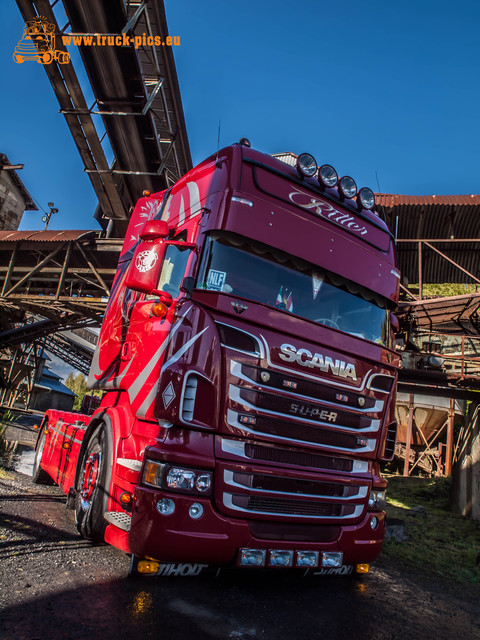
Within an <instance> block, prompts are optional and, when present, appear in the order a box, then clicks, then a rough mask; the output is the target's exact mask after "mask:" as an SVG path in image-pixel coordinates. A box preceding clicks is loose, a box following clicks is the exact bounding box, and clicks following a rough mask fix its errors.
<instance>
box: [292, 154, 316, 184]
mask: <svg viewBox="0 0 480 640" xmlns="http://www.w3.org/2000/svg"><path fill="white" fill-rule="evenodd" d="M317 169H318V166H317V161H316V160H315V158H314V157H313V156H312V155H310V154H309V153H301V154H300V155H299V156H298V158H297V171H298V173H299V174H300V175H301V176H305V177H307V178H311V177H312V176H314V175H315V174H316V173H317Z"/></svg>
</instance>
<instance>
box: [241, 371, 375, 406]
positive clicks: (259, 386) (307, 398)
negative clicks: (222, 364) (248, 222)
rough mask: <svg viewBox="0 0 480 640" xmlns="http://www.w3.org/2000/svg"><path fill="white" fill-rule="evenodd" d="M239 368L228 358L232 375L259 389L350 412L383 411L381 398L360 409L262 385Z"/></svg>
mask: <svg viewBox="0 0 480 640" xmlns="http://www.w3.org/2000/svg"><path fill="white" fill-rule="evenodd" d="M252 366H253V365H252ZM241 369H242V363H241V362H237V361H236V360H230V373H231V374H232V375H233V376H236V377H237V378H238V379H239V380H243V381H244V382H248V383H250V384H253V385H256V386H257V387H258V388H260V389H267V390H270V391H280V392H282V393H286V394H289V395H291V396H294V397H295V398H305V400H311V401H313V402H322V403H323V404H328V405H329V406H332V407H337V408H339V409H342V410H346V411H348V410H350V411H352V412H357V411H358V412H359V413H378V412H379V411H383V406H384V404H385V403H384V402H383V400H376V399H375V404H374V405H373V407H369V408H368V409H362V407H352V406H351V405H344V404H338V403H336V402H331V401H330V400H323V398H322V399H321V400H319V399H318V398H313V397H312V396H304V395H302V394H300V393H295V392H293V391H290V390H289V389H288V387H285V389H279V388H278V387H269V386H268V385H263V384H261V383H260V382H257V381H255V380H252V379H251V378H248V377H247V376H246V375H245V374H244V373H242V370H241ZM294 377H295V376H294ZM312 382H313V380H312ZM316 382H317V383H318V384H321V383H320V382H318V380H316Z"/></svg>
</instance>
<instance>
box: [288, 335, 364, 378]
mask: <svg viewBox="0 0 480 640" xmlns="http://www.w3.org/2000/svg"><path fill="white" fill-rule="evenodd" d="M278 357H279V358H281V359H282V360H284V361H285V362H296V363H297V364H299V365H301V366H302V367H309V368H310V369H314V368H316V369H320V371H324V372H325V373H328V371H330V372H331V373H333V375H334V376H339V377H340V378H351V379H352V380H353V381H356V380H357V374H356V371H355V365H354V364H353V363H352V362H344V361H343V360H333V359H332V358H330V356H324V355H323V354H322V353H311V351H309V350H308V349H297V347H294V346H293V345H291V344H282V346H281V347H280V353H279V354H278Z"/></svg>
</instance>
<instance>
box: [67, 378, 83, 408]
mask: <svg viewBox="0 0 480 640" xmlns="http://www.w3.org/2000/svg"><path fill="white" fill-rule="evenodd" d="M64 384H65V386H66V387H68V388H69V389H70V391H73V393H75V394H76V396H77V397H76V398H75V402H74V403H73V410H74V411H78V410H79V409H80V407H81V406H82V401H83V396H84V395H85V394H86V393H87V391H88V389H87V381H86V380H85V376H84V375H83V373H79V374H77V375H76V376H74V375H73V373H69V374H68V376H67V379H66V380H65V382H64Z"/></svg>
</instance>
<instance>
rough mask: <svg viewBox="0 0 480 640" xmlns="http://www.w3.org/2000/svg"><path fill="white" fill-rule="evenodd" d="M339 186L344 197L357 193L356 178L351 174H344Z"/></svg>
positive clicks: (350, 196) (352, 196)
mask: <svg viewBox="0 0 480 640" xmlns="http://www.w3.org/2000/svg"><path fill="white" fill-rule="evenodd" d="M338 187H339V190H340V193H341V194H342V196H343V197H344V198H354V197H355V194H356V193H357V185H356V183H355V180H354V179H353V178H351V177H350V176H343V178H341V179H340V184H339V185H338Z"/></svg>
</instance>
